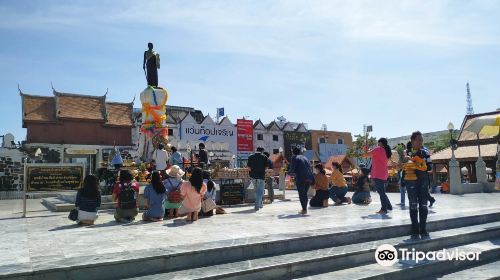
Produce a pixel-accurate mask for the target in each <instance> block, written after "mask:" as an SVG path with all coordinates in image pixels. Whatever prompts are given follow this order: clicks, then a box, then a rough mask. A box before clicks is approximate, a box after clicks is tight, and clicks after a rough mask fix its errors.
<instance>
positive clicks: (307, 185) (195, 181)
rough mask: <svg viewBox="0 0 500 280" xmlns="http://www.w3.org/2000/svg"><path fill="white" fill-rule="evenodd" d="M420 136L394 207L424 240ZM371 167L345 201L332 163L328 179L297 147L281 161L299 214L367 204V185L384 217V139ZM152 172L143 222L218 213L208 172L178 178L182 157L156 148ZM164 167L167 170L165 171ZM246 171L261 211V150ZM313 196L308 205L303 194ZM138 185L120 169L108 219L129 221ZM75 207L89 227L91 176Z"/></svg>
mask: <svg viewBox="0 0 500 280" xmlns="http://www.w3.org/2000/svg"><path fill="white" fill-rule="evenodd" d="M422 144H423V137H422V133H420V132H419V131H416V132H414V133H413V134H412V136H411V141H410V142H408V143H407V145H406V149H405V153H404V155H403V156H400V161H399V162H398V167H399V168H400V173H399V176H400V186H401V187H400V189H401V202H400V203H399V204H398V205H400V206H405V201H406V196H405V194H406V193H407V195H408V201H409V213H410V219H411V222H412V237H415V238H416V237H419V236H421V237H426V236H428V235H429V234H428V232H427V228H426V222H427V215H428V203H429V202H430V203H431V205H430V206H432V204H433V203H434V202H435V200H434V198H432V196H431V195H430V193H429V182H430V180H429V175H428V171H429V169H430V164H431V163H430V159H429V158H430V156H429V152H428V151H427V149H425V148H424V147H423V145H422ZM199 148H200V153H199V160H200V163H201V165H202V167H203V164H208V158H207V152H206V150H205V147H204V145H203V144H200V146H199ZM368 154H369V156H370V157H371V159H372V160H371V167H370V168H368V167H367V166H365V165H363V164H361V165H360V166H359V170H360V172H361V173H360V175H359V177H358V178H357V180H356V183H355V185H354V193H353V195H352V197H348V196H347V193H348V187H347V183H346V180H345V178H344V175H343V170H342V166H341V165H340V164H338V163H333V164H332V168H331V175H330V176H329V177H328V176H327V172H326V170H325V167H324V165H322V164H316V165H315V166H314V167H312V168H311V166H310V162H309V160H308V159H307V158H306V157H305V156H304V155H302V151H301V150H300V149H299V148H294V149H293V156H292V158H291V160H290V162H286V163H287V166H288V169H287V170H288V172H289V174H291V175H293V176H294V178H295V184H296V188H297V191H298V194H299V201H300V206H301V210H300V211H299V214H301V215H306V214H307V209H308V202H309V206H310V207H328V206H329V200H330V199H331V200H332V201H333V203H334V205H336V206H337V205H338V206H340V205H346V204H351V203H354V204H357V205H368V204H370V203H371V202H372V198H371V194H370V191H371V189H372V188H371V186H373V188H374V189H375V190H376V192H377V193H378V194H379V196H380V203H381V208H380V210H379V211H377V214H381V215H387V214H388V213H389V212H390V211H392V210H393V206H392V204H391V201H390V200H389V197H388V196H387V194H386V186H387V179H388V177H389V173H388V167H387V166H388V164H387V163H388V160H389V159H390V158H391V155H392V150H391V147H389V145H388V143H387V139H385V138H380V139H379V140H378V145H377V147H375V148H374V149H372V150H371V151H369V153H368ZM153 158H154V161H155V166H156V168H155V169H156V170H155V171H154V172H152V175H151V180H150V184H149V185H147V186H146V188H145V189H144V206H145V209H146V210H145V211H144V212H143V214H142V220H144V221H149V222H156V221H162V220H163V219H168V218H177V217H183V216H185V217H186V221H188V222H191V221H197V220H198V218H199V217H200V216H212V215H213V213H214V211H215V210H217V211H220V212H221V213H224V210H223V209H222V208H220V207H219V206H217V205H216V203H215V202H216V189H217V188H216V184H215V182H214V181H213V180H211V178H210V173H209V172H208V171H206V170H205V171H204V170H203V169H202V168H200V167H194V168H193V169H192V170H190V171H191V176H190V177H189V179H188V180H183V176H184V174H185V172H184V171H183V170H182V168H181V167H180V166H179V165H178V164H180V163H182V162H183V158H182V155H181V154H180V153H179V152H178V151H177V150H176V149H175V147H171V154H170V155H169V154H168V153H167V151H165V149H164V146H163V145H161V144H160V145H159V147H158V149H157V150H156V151H155V153H154V155H153ZM167 167H168V169H167ZM247 167H248V169H249V175H250V179H251V183H252V184H253V186H254V189H255V204H254V210H255V211H259V210H260V209H262V208H263V206H264V205H263V202H264V190H265V189H266V188H267V189H268V194H269V196H270V200H271V202H272V196H273V181H272V179H271V180H269V177H268V176H266V169H272V168H273V163H272V161H271V160H270V157H269V154H268V153H266V152H265V151H264V149H263V148H261V147H259V148H257V150H256V152H255V153H254V154H252V155H251V156H250V157H249V158H248V164H247ZM310 191H312V193H313V195H312V198H311V199H310V201H309V197H308V193H310ZM138 195H139V185H138V183H137V182H136V181H135V180H134V178H133V176H132V174H131V173H130V172H129V171H128V170H121V171H120V175H119V180H118V182H116V184H115V185H114V188H113V193H112V199H113V201H114V202H115V203H116V210H115V213H114V218H115V220H116V221H117V222H131V221H133V220H134V219H135V218H136V216H137V215H138V214H139V209H138ZM75 205H76V206H77V207H78V223H79V224H81V225H92V224H93V223H94V222H95V220H96V219H97V216H98V215H97V209H98V208H99V206H100V205H101V195H100V192H99V187H98V180H97V178H96V177H95V176H94V175H88V176H86V177H85V179H84V182H83V187H82V188H81V189H80V190H78V192H77V196H76V203H75Z"/></svg>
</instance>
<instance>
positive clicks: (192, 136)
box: [181, 124, 236, 155]
mask: <svg viewBox="0 0 500 280" xmlns="http://www.w3.org/2000/svg"><path fill="white" fill-rule="evenodd" d="M181 139H183V140H188V141H193V142H197V141H199V142H211V141H213V142H221V143H228V144H229V151H230V152H231V153H232V154H234V155H235V154H236V127H235V126H234V125H218V124H214V125H212V124H206V125H201V124H181Z"/></svg>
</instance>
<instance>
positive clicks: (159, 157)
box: [153, 143, 168, 177]
mask: <svg viewBox="0 0 500 280" xmlns="http://www.w3.org/2000/svg"><path fill="white" fill-rule="evenodd" d="M153 160H154V161H155V165H156V170H158V171H159V172H160V174H161V175H162V177H164V175H165V169H167V161H168V153H167V151H166V150H165V146H164V145H163V144H162V143H160V144H159V145H158V149H156V151H155V152H154V153H153Z"/></svg>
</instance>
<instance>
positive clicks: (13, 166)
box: [0, 148, 24, 191]
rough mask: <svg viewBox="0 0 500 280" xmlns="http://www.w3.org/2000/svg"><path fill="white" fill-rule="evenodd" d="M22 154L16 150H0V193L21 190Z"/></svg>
mask: <svg viewBox="0 0 500 280" xmlns="http://www.w3.org/2000/svg"><path fill="white" fill-rule="evenodd" d="M22 158H23V153H22V152H20V151H19V150H16V149H5V148H0V191H20V190H22V189H23V176H24V175H23V172H24V168H23V164H22Z"/></svg>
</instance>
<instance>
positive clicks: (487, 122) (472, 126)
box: [464, 114, 500, 136]
mask: <svg viewBox="0 0 500 280" xmlns="http://www.w3.org/2000/svg"><path fill="white" fill-rule="evenodd" d="M464 130H467V131H470V132H474V133H475V134H478V135H484V136H497V135H498V133H499V132H500V114H497V115H490V116H481V117H477V118H475V119H473V120H472V121H471V122H470V123H469V124H468V125H467V126H465V127H464Z"/></svg>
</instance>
